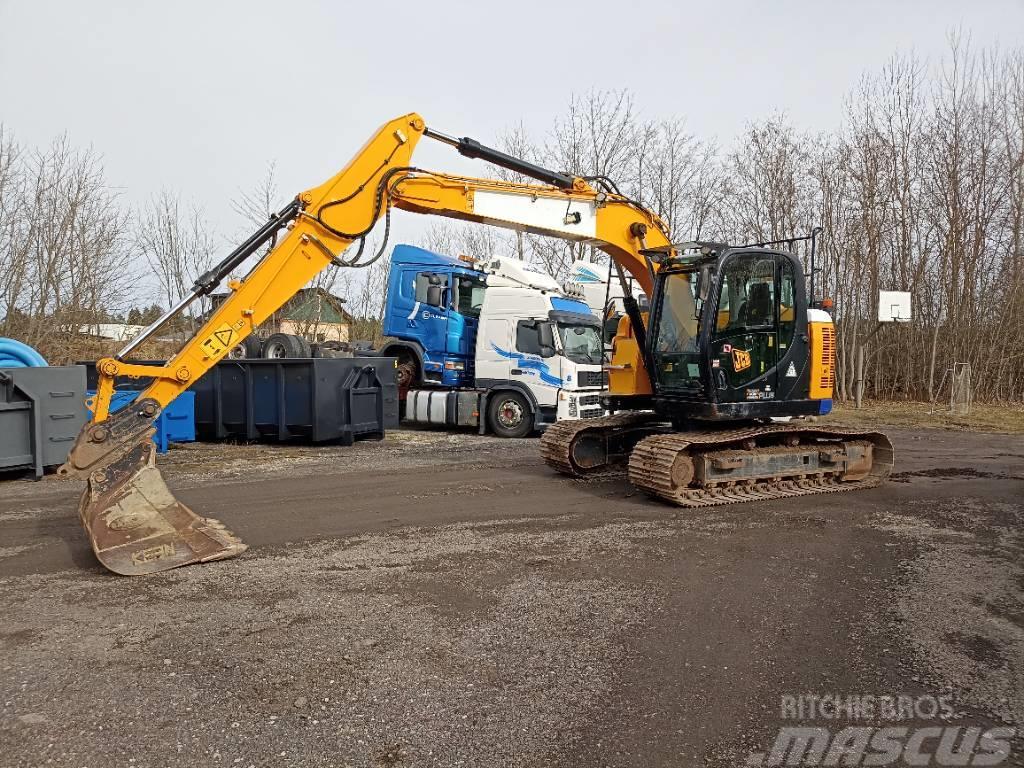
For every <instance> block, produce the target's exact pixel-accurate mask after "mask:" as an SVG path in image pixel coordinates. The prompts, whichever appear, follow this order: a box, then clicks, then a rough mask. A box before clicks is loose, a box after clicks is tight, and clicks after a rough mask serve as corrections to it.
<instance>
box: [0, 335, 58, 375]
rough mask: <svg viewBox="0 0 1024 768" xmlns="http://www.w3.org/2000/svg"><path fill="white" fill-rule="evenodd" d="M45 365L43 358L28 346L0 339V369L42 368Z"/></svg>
mask: <svg viewBox="0 0 1024 768" xmlns="http://www.w3.org/2000/svg"><path fill="white" fill-rule="evenodd" d="M46 365H47V362H46V361H45V360H44V359H43V356H42V355H40V354H39V353H38V352H36V351H35V350H34V349H32V347H30V346H29V345H28V344H22V343H21V342H20V341H15V340H14V339H5V338H0V368H42V367H45V366H46Z"/></svg>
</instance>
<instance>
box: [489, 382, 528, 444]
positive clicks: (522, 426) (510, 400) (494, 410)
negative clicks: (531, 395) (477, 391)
mask: <svg viewBox="0 0 1024 768" xmlns="http://www.w3.org/2000/svg"><path fill="white" fill-rule="evenodd" d="M487 419H488V421H489V422H490V424H491V430H492V431H493V432H494V434H496V435H497V436H498V437H526V436H527V435H528V434H530V432H531V431H532V430H533V413H532V411H531V410H530V404H529V403H527V402H526V398H525V397H523V396H522V395H520V394H519V393H518V392H508V391H506V392H496V393H494V394H493V395H491V396H490V397H489V398H488V402H487Z"/></svg>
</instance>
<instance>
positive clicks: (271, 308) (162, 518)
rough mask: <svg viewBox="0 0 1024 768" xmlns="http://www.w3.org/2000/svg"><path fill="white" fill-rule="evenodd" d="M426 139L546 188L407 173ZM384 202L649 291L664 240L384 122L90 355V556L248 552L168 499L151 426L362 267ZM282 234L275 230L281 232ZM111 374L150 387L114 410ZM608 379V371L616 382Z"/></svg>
mask: <svg viewBox="0 0 1024 768" xmlns="http://www.w3.org/2000/svg"><path fill="white" fill-rule="evenodd" d="M424 135H426V136H429V137H431V138H434V139H437V140H440V141H442V142H444V143H447V144H451V145H452V146H455V147H456V148H458V150H459V152H460V153H461V154H463V155H466V156H469V157H476V158H481V159H484V160H487V161H489V162H491V163H494V164H497V165H501V166H503V167H507V168H511V169H513V170H516V171H517V172H520V173H524V174H526V175H529V176H533V177H535V178H538V179H540V180H541V181H544V182H546V184H545V185H535V184H514V183H509V182H502V181H498V180H490V179H474V178H469V177H462V176H454V175H447V174H438V173H432V172H428V171H423V170H420V169H416V168H413V167H411V166H410V161H411V157H412V153H413V150H414V148H415V147H416V144H417V142H418V141H419V139H420V138H421V137H422V136H424ZM392 206H393V207H397V208H401V209H404V210H407V211H411V212H414V213H420V214H431V215H440V216H447V217H450V218H457V219H463V220H467V221H475V222H479V223H484V224H491V225H495V226H499V227H504V228H510V229H516V230H521V231H528V232H534V233H537V234H544V235H550V236H553V237H560V238H564V239H568V240H575V241H582V242H588V243H592V244H594V245H595V246H597V247H598V248H601V249H602V250H604V251H606V252H607V253H609V255H611V256H612V258H613V260H614V261H615V262H616V264H617V265H619V266H620V267H622V268H624V269H625V270H626V271H627V272H628V273H630V274H631V275H632V276H633V277H634V278H635V279H636V280H637V281H638V283H639V284H640V286H641V288H642V289H643V290H645V291H647V292H648V293H650V292H651V289H652V286H653V267H652V266H651V264H650V262H648V261H647V260H646V259H645V258H644V257H643V255H642V253H641V251H642V250H643V249H646V248H649V247H650V248H658V247H665V246H667V245H668V242H669V241H668V236H667V230H666V228H665V226H664V225H663V223H662V222H661V221H660V220H659V219H658V218H657V217H656V216H655V215H654V214H652V213H650V212H649V211H647V210H645V209H644V208H642V207H641V206H639V205H637V204H635V203H633V202H632V201H629V200H628V199H627V198H624V197H622V196H620V195H617V194H612V193H610V192H606V191H599V190H597V189H595V188H594V187H592V186H591V185H590V184H589V183H587V181H586V180H584V179H580V178H576V177H573V176H569V175H566V174H558V173H553V172H551V171H547V170H546V169H543V168H540V167H538V166H534V165H532V164H530V163H527V162H525V161H522V160H519V159H517V158H513V157H510V156H508V155H504V154H503V153H501V152H498V151H497V150H493V149H490V148H488V147H484V146H482V145H480V144H478V143H476V142H474V141H473V140H471V139H453V138H451V137H448V136H445V135H444V134H440V133H437V132H433V131H431V130H430V129H428V128H427V127H426V125H425V124H424V122H423V119H422V118H421V117H420V116H419V115H416V114H408V115H405V116H403V117H400V118H397V119H395V120H392V121H391V122H389V123H387V124H385V125H384V126H382V127H381V128H380V130H378V131H377V133H376V134H375V135H374V136H373V138H371V139H370V141H369V142H368V143H367V144H366V145H365V146H364V147H363V149H362V150H361V151H360V152H359V153H358V154H357V155H356V156H355V158H353V160H352V161H351V162H350V163H349V164H348V165H347V166H346V167H345V168H344V169H343V170H341V171H340V172H339V173H337V174H336V175H335V176H334V177H332V178H331V179H329V180H328V181H326V182H325V183H324V184H321V185H320V186H319V187H315V188H313V189H310V190H308V191H306V192H303V193H301V194H300V195H298V196H297V197H296V198H295V200H294V201H292V202H291V203H290V204H289V205H288V206H287V207H286V208H285V209H283V210H282V211H280V212H279V213H278V214H276V215H275V216H273V217H271V220H270V221H269V222H268V224H267V225H265V226H264V227H263V228H261V229H260V230H259V231H258V232H257V233H255V234H254V235H253V236H252V237H250V238H249V240H247V241H246V242H245V243H243V244H242V245H241V246H239V248H238V249H236V250H235V251H234V252H233V253H232V254H231V255H229V256H228V257H227V258H226V259H225V260H224V261H223V262H221V264H219V265H218V266H217V267H215V268H214V269H212V270H211V271H210V272H207V273H206V274H204V275H203V276H201V277H200V278H199V280H198V281H197V283H196V287H195V289H194V290H193V292H192V294H191V295H189V296H187V297H185V298H184V299H183V300H182V301H181V302H179V304H178V305H176V306H175V307H172V308H171V309H170V310H169V311H168V313H167V314H166V315H164V316H163V317H162V318H160V320H158V321H157V322H156V323H154V324H153V325H151V326H150V327H149V328H147V329H146V330H144V331H143V332H142V334H140V335H139V337H137V338H136V340H134V341H133V342H132V344H130V345H129V346H128V347H127V348H126V349H124V350H122V352H121V353H120V354H119V355H118V356H117V358H104V359H102V360H100V361H99V362H98V363H97V373H98V384H97V391H96V396H95V399H94V402H93V414H94V415H93V418H92V421H91V422H90V423H89V424H87V425H86V426H85V427H84V428H83V430H82V432H81V434H79V436H78V438H77V440H76V441H75V444H74V446H73V447H72V449H71V451H70V453H69V456H68V460H67V462H66V463H65V464H64V465H63V466H62V467H61V470H60V472H61V473H62V474H67V475H74V476H79V477H84V478H85V479H86V481H87V486H86V489H85V492H84V494H83V496H82V499H81V501H80V504H79V514H80V516H81V519H82V524H83V526H84V527H85V529H86V532H87V533H88V535H89V539H90V542H91V543H92V547H93V550H94V551H95V553H96V556H97V558H98V559H99V560H100V562H101V563H102V564H103V565H105V566H106V567H107V568H108V569H110V570H111V571H114V572H116V573H119V574H124V575H140V574H146V573H154V572H158V571H164V570H168V569H170V568H176V567H179V566H183V565H189V564H191V563H197V562H207V561H211V560H219V559H224V558H227V557H232V556H234V555H237V554H239V553H241V552H243V551H244V550H245V549H246V546H245V544H243V543H242V542H241V540H240V539H239V538H238V537H236V536H235V535H233V534H232V533H230V532H229V531H227V530H226V529H225V528H224V526H223V525H222V524H221V523H219V522H218V521H217V520H215V519H212V518H203V517H199V516H198V515H196V514H195V513H194V512H193V511H192V510H190V509H189V508H188V507H186V506H185V505H184V504H182V503H181V502H179V501H178V500H177V499H175V498H174V496H173V494H172V493H171V492H170V490H169V489H168V487H167V485H166V483H165V482H164V480H163V478H162V477H161V475H160V472H159V470H158V469H157V467H156V464H155V455H156V454H155V446H154V445H153V442H152V440H151V438H152V435H153V433H154V431H155V427H154V422H155V421H156V419H157V417H158V416H159V415H160V413H161V411H162V410H163V409H164V408H165V407H166V406H167V405H168V404H169V403H170V402H171V401H173V400H174V398H175V397H177V396H178V395H179V394H180V393H181V392H183V391H184V390H185V389H187V388H188V387H189V386H190V385H191V384H193V383H194V382H195V381H196V380H197V379H199V378H200V377H201V376H203V374H205V373H206V372H207V371H208V370H209V369H210V368H212V367H213V366H214V365H215V364H216V363H217V362H218V361H219V360H221V359H222V358H223V357H224V356H225V355H226V354H227V352H228V350H230V349H231V348H232V347H234V346H235V345H237V344H239V343H240V342H241V341H242V340H243V339H245V338H246V337H247V336H248V335H249V334H250V333H252V332H253V331H254V330H255V329H256V327H258V326H259V325H260V324H261V323H263V322H264V321H265V320H267V319H268V318H269V317H270V316H271V315H272V314H273V313H274V312H276V311H277V310H278V309H280V308H281V307H282V306H283V305H284V303H285V302H286V301H288V299H290V298H291V297H292V296H293V295H295V293H296V292H297V291H298V290H299V289H300V288H302V287H303V286H304V285H306V284H307V283H308V282H309V281H310V280H311V279H312V278H313V277H315V276H316V275H317V274H318V273H319V272H320V271H322V270H323V269H324V268H325V267H327V266H330V265H332V264H333V265H335V266H365V265H366V263H367V262H363V263H359V256H358V255H357V256H356V257H354V258H352V259H350V260H346V259H345V258H344V257H343V254H344V252H345V250H346V248H348V247H349V246H350V245H351V244H352V243H353V242H354V241H356V240H358V239H360V238H365V236H366V234H368V233H369V231H370V230H371V229H372V228H373V226H374V224H375V223H376V222H377V221H378V220H379V218H380V217H381V216H382V215H389V213H390V209H391V207H392ZM281 231H283V232H284V234H283V236H281V237H280V239H279V240H278V239H277V237H278V234H279V233H280V232H281ZM268 242H272V243H273V246H272V247H271V249H270V250H269V252H268V253H267V254H266V255H265V256H264V257H263V258H262V259H260V260H259V262H258V263H257V264H256V266H255V267H254V268H253V269H252V270H251V271H250V272H249V274H247V275H246V276H245V277H244V278H243V279H240V280H237V279H236V280H229V281H228V287H229V288H230V289H231V293H230V295H229V296H228V298H227V299H226V300H225V301H224V302H223V303H222V304H220V305H219V306H218V307H217V308H216V309H215V310H214V311H213V312H212V313H211V315H210V317H209V319H208V320H207V321H206V323H205V324H204V325H203V327H202V328H201V329H200V330H199V331H198V333H197V334H196V335H195V336H194V337H193V338H192V339H191V340H190V341H188V342H187V343H186V344H185V345H184V346H183V347H182V349H181V350H180V351H179V352H178V353H177V354H176V355H175V356H174V357H173V358H172V359H171V360H169V361H168V362H167V363H166V364H165V365H163V366H151V365H138V364H133V363H130V362H125V361H124V359H123V358H125V357H127V356H128V355H129V354H131V353H132V352H133V351H134V350H135V349H137V348H138V347H139V345H140V344H141V343H142V342H144V341H145V339H146V338H148V337H150V336H151V335H152V334H153V333H155V332H156V331H157V330H158V329H159V328H160V327H161V326H162V325H163V324H165V323H166V322H167V321H168V320H170V319H171V318H172V317H174V316H175V315H176V314H178V313H179V312H181V311H182V310H183V309H184V308H185V307H186V306H188V304H189V303H190V302H191V301H193V300H195V299H196V298H198V297H200V296H202V295H206V294H209V293H210V292H211V291H212V290H213V289H214V288H216V287H217V286H218V285H219V284H220V283H221V281H222V280H223V279H224V278H226V277H227V276H228V275H229V274H230V273H232V272H233V271H234V270H235V269H236V268H237V267H238V266H240V265H241V263H242V262H244V261H245V260H246V259H247V258H248V257H249V256H251V255H252V254H254V253H256V252H257V250H258V249H259V248H260V247H262V246H263V245H265V244H266V243H268ZM360 253H361V248H360ZM636 319H637V320H639V316H637V317H636ZM640 325H641V326H642V323H641V324H640ZM640 332H641V333H642V331H640ZM628 335H629V334H628V333H627V334H626V336H628ZM641 346H642V345H638V344H636V343H634V344H632V346H630V344H629V343H628V339H627V340H626V343H622V344H619V345H617V347H616V357H615V359H613V361H612V362H613V365H612V368H613V372H614V370H616V369H617V370H620V371H621V370H631V371H632V374H631V376H630V377H629V378H628V379H627V378H622V377H619V381H620V383H621V385H620V387H619V389H620V391H618V392H617V393H616V394H621V395H627V394H637V393H644V392H649V391H650V390H649V382H648V378H647V375H646V371H645V370H644V368H643V362H642V360H643V358H642V355H641V354H640V351H639V350H640V347H641ZM118 377H131V378H149V379H152V383H150V384H149V385H148V386H147V387H146V388H145V389H144V390H143V391H142V392H141V393H140V394H139V396H138V397H137V398H136V400H135V401H134V402H133V403H132V404H131V405H129V406H128V407H125V408H123V409H122V410H120V411H118V412H117V413H113V414H111V413H110V400H111V397H112V395H113V392H114V384H115V380H116V379H117V378H118ZM615 380H616V377H615V376H613V382H612V389H613V391H614V390H615V389H616V386H615V383H616V382H615Z"/></svg>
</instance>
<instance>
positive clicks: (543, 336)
mask: <svg viewBox="0 0 1024 768" xmlns="http://www.w3.org/2000/svg"><path fill="white" fill-rule="evenodd" d="M537 338H538V340H539V341H540V356H541V357H554V356H555V333H554V331H552V330H551V323H538V324H537Z"/></svg>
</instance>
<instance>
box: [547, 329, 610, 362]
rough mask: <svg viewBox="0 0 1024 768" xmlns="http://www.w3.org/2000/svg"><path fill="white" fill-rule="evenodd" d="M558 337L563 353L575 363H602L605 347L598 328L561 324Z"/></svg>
mask: <svg viewBox="0 0 1024 768" xmlns="http://www.w3.org/2000/svg"><path fill="white" fill-rule="evenodd" d="M558 337H559V339H561V341H562V352H564V353H565V356H566V357H568V358H569V359H570V360H572V361H573V362H574V363H592V364H596V365H600V364H601V363H602V361H603V357H602V355H603V353H604V345H603V344H602V343H601V329H600V328H599V327H598V326H596V325H575V324H569V323H559V324H558Z"/></svg>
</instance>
